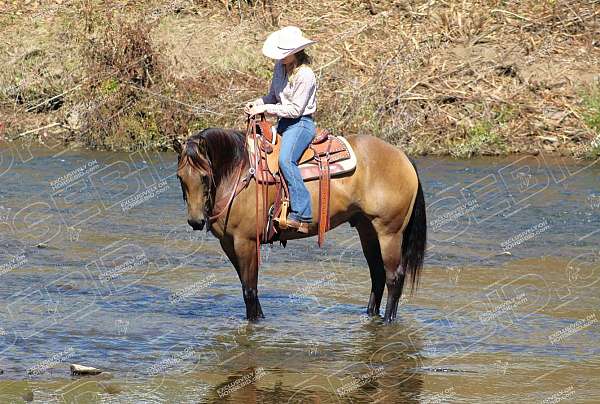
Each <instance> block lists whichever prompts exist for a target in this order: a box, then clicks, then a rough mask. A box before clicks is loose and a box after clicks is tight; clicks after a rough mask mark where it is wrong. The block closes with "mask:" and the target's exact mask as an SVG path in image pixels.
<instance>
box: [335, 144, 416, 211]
mask: <svg viewBox="0 0 600 404" xmlns="http://www.w3.org/2000/svg"><path fill="white" fill-rule="evenodd" d="M347 139H348V141H349V143H350V144H351V145H352V148H353V149H354V152H355V154H356V159H357V165H356V171H355V173H354V176H355V184H354V187H355V192H356V195H357V197H358V198H359V202H360V204H361V207H362V208H363V210H364V211H365V213H366V214H368V215H374V216H390V218H391V217H395V216H397V215H402V214H405V213H406V212H407V211H410V209H412V204H413V202H414V197H415V195H416V193H417V189H418V186H419V179H418V177H417V173H416V170H415V167H414V166H413V164H412V163H411V161H410V160H409V158H408V156H406V154H405V153H404V152H403V151H402V150H400V149H399V148H398V147H396V146H393V145H391V144H389V143H387V142H385V141H384V140H382V139H379V138H377V137H375V136H370V135H355V136H349V137H348V138H347Z"/></svg>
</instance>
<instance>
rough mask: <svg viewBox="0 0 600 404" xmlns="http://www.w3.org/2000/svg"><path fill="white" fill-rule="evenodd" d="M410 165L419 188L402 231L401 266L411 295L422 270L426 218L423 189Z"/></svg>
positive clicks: (425, 239) (425, 241)
mask: <svg viewBox="0 0 600 404" xmlns="http://www.w3.org/2000/svg"><path fill="white" fill-rule="evenodd" d="M411 163H412V165H413V167H414V169H415V173H417V180H418V181H419V188H418V189H417V197H416V198H415V203H414V206H413V210H412V213H411V215H410V221H409V222H408V225H407V226H406V228H405V229H404V233H403V235H404V237H403V240H402V266H403V267H404V270H405V273H408V274H410V279H411V287H410V290H411V293H412V292H413V291H415V290H416V289H417V287H418V286H419V277H420V276H421V269H422V268H423V259H424V258H425V248H426V245H427V217H426V214H425V197H424V196H423V188H421V180H420V179H419V173H418V172H417V167H416V166H415V163H414V162H413V161H412V160H411Z"/></svg>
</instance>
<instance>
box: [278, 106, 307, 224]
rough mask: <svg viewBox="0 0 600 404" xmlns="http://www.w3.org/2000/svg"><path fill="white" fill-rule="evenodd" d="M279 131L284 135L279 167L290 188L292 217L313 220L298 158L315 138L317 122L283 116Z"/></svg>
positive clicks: (305, 220) (305, 117) (304, 220)
mask: <svg viewBox="0 0 600 404" xmlns="http://www.w3.org/2000/svg"><path fill="white" fill-rule="evenodd" d="M277 132H279V133H281V135H282V142H281V152H280V154H279V168H280V170H281V172H282V174H283V177H284V178H285V181H286V183H287V186H288V189H289V190H290V219H293V220H297V221H301V222H311V221H312V211H311V206H310V193H309V192H308V189H306V186H305V185H304V181H303V180H302V175H301V174H300V169H299V168H298V160H300V157H302V153H304V151H305V150H306V149H307V148H308V146H309V145H310V143H311V142H312V141H313V139H314V138H315V133H316V128H315V123H314V121H313V120H312V118H311V117H308V116H302V117H300V118H294V119H291V118H281V119H280V120H279V124H278V125H277Z"/></svg>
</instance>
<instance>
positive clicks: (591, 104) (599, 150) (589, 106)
mask: <svg viewBox="0 0 600 404" xmlns="http://www.w3.org/2000/svg"><path fill="white" fill-rule="evenodd" d="M582 104H583V108H584V112H583V121H584V122H585V125H586V126H587V127H588V128H590V129H591V130H592V131H593V132H594V133H595V134H596V137H595V138H594V140H592V142H591V143H590V146H589V148H588V150H587V151H586V153H585V154H586V157H588V158H598V157H600V87H597V88H595V89H593V90H592V91H590V92H589V93H587V94H584V95H583V103H582Z"/></svg>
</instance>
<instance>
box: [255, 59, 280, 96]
mask: <svg viewBox="0 0 600 404" xmlns="http://www.w3.org/2000/svg"><path fill="white" fill-rule="evenodd" d="M282 68H283V65H282V64H281V63H279V62H277V63H276V64H275V67H274V68H273V78H272V79H271V85H270V86H269V94H267V95H265V96H264V97H260V98H257V99H256V100H254V104H255V105H263V104H276V103H277V96H276V95H275V85H274V83H275V81H276V80H281V79H280V77H279V76H280V75H281V74H282V71H281V69H282Z"/></svg>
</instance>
